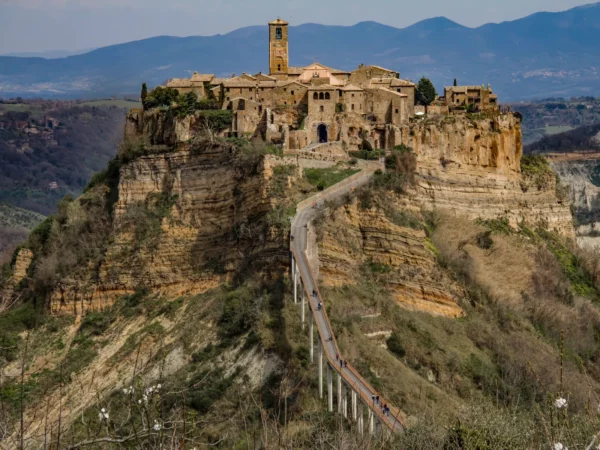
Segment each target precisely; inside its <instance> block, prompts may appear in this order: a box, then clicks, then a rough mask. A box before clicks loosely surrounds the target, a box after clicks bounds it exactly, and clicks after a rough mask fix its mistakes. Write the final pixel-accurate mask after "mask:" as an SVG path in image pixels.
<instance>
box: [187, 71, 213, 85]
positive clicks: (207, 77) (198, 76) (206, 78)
mask: <svg viewBox="0 0 600 450" xmlns="http://www.w3.org/2000/svg"><path fill="white" fill-rule="evenodd" d="M214 77H215V76H214V75H213V74H209V73H195V72H194V75H192V78H191V80H192V81H197V82H202V83H207V82H210V81H211V80H212V79H213V78H214Z"/></svg>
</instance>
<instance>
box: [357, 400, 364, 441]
mask: <svg viewBox="0 0 600 450" xmlns="http://www.w3.org/2000/svg"><path fill="white" fill-rule="evenodd" d="M358 432H359V433H360V434H363V433H364V432H365V416H364V412H363V403H362V402H360V404H359V405H358Z"/></svg>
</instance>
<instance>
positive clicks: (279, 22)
mask: <svg viewBox="0 0 600 450" xmlns="http://www.w3.org/2000/svg"><path fill="white" fill-rule="evenodd" d="M269 25H288V23H287V22H286V21H285V20H281V19H280V18H279V17H278V18H277V20H274V21H273V22H269Z"/></svg>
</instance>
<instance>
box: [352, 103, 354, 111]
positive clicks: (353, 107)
mask: <svg viewBox="0 0 600 450" xmlns="http://www.w3.org/2000/svg"><path fill="white" fill-rule="evenodd" d="M352 111H354V103H352Z"/></svg>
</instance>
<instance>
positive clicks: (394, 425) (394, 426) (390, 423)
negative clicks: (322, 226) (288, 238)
mask: <svg viewBox="0 0 600 450" xmlns="http://www.w3.org/2000/svg"><path fill="white" fill-rule="evenodd" d="M379 167H380V166H379V165H375V164H372V165H369V166H367V168H366V169H365V170H362V171H361V172H359V173H357V174H355V175H352V176H350V177H348V178H346V179H345V180H343V181H341V182H340V183H337V184H336V185H334V186H332V187H331V188H329V189H327V190H325V191H323V192H321V193H319V194H316V195H315V196H313V197H311V198H308V199H306V200H304V201H303V202H300V203H299V204H298V206H297V211H300V210H302V209H305V208H307V207H309V205H311V204H312V203H313V202H315V201H317V200H319V199H321V198H323V197H326V196H327V195H329V194H330V193H331V192H335V191H338V190H340V189H343V188H344V187H346V186H348V185H350V184H352V183H354V182H356V181H358V180H360V179H362V178H363V177H369V176H371V175H372V174H373V172H375V170H377V169H378V168H379ZM307 245H308V244H307ZM290 250H291V252H292V255H293V256H294V259H295V260H296V261H299V258H298V255H297V254H296V252H295V251H294V249H293V246H292V245H290ZM301 256H302V258H303V259H304V261H305V262H306V267H307V268H308V276H309V277H310V279H311V281H312V285H313V286H314V287H315V291H316V293H317V297H318V299H319V301H320V302H322V303H323V304H324V302H323V296H322V295H321V292H320V290H319V285H318V283H317V282H316V279H315V276H314V274H313V272H312V269H311V267H310V264H309V262H308V256H307V254H306V248H304V249H302V255H301ZM298 268H299V271H300V277H301V278H302V267H301V266H300V265H299V266H298ZM302 284H303V287H304V290H305V293H306V295H307V298H308V300H309V302H308V304H309V307H310V310H311V312H312V314H313V316H315V321H316V322H317V324H318V321H317V320H316V319H317V316H316V312H315V310H314V309H313V305H312V302H311V301H310V299H311V294H312V293H309V292H308V289H307V288H306V283H302ZM319 313H322V314H323V317H324V319H325V322H326V324H327V328H328V331H329V335H330V336H331V338H332V343H333V346H334V348H335V350H336V352H337V353H338V355H339V346H338V343H337V340H336V338H335V334H334V333H333V329H332V327H331V322H330V321H329V316H328V315H327V311H326V308H322V310H321V311H319ZM317 332H318V333H319V337H320V339H321V345H324V343H325V342H327V339H328V337H326V336H323V330H321V329H320V327H318V326H317ZM325 355H326V357H327V360H328V362H329V365H330V366H331V367H333V369H334V370H335V371H336V372H338V373H339V374H341V376H342V378H343V379H344V381H345V382H346V384H348V385H350V386H356V383H355V382H354V381H353V380H352V379H351V378H350V377H349V376H348V375H347V374H346V373H345V372H344V371H343V370H340V368H338V367H337V366H338V363H339V362H338V361H335V360H334V359H333V357H332V355H330V354H329V352H327V346H326V345H325ZM346 368H347V369H348V370H349V371H350V372H351V373H352V374H353V375H354V377H355V378H356V379H357V380H359V381H360V383H361V384H362V385H363V387H364V388H365V390H367V391H368V392H369V393H370V395H371V396H375V397H377V396H378V397H379V404H378V405H372V408H371V409H372V410H373V411H374V413H375V414H376V415H377V416H378V417H379V419H380V420H381V421H382V422H383V423H384V424H385V425H386V426H387V427H389V428H390V429H391V430H394V431H396V430H398V429H399V428H400V429H401V428H404V424H403V423H402V421H401V420H400V419H399V415H400V410H399V409H397V408H391V407H390V406H389V405H388V407H389V408H390V411H391V410H395V414H394V415H393V416H392V417H393V419H392V418H390V417H389V416H387V415H386V414H384V413H383V412H382V411H381V408H380V407H381V405H382V404H387V402H386V401H385V399H384V398H383V396H381V395H380V394H379V393H378V392H377V391H376V390H375V389H374V388H373V387H372V386H371V385H370V383H368V382H367V381H366V380H365V379H364V378H363V377H362V376H361V375H360V373H359V372H358V371H357V370H356V369H355V368H354V367H353V366H352V365H351V364H348V366H347V367H346ZM353 389H354V390H355V391H356V392H357V393H358V395H359V396H360V398H361V399H362V400H363V402H364V403H365V404H367V405H370V406H371V404H372V403H373V401H372V397H369V396H367V395H366V394H365V393H364V391H363V389H360V388H356V387H354V388H353Z"/></svg>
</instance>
